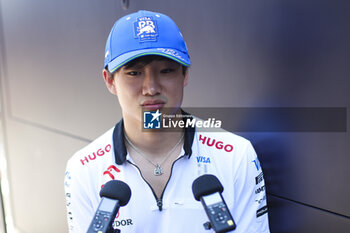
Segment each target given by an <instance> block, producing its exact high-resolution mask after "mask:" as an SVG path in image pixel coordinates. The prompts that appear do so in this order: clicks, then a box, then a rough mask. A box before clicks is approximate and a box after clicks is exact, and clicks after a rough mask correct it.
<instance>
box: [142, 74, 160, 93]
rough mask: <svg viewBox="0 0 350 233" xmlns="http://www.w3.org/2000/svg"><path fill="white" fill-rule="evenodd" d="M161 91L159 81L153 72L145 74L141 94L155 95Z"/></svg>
mask: <svg viewBox="0 0 350 233" xmlns="http://www.w3.org/2000/svg"><path fill="white" fill-rule="evenodd" d="M160 91H161V86H160V83H159V79H158V77H157V75H156V74H155V73H154V72H146V73H145V76H144V79H143V86H142V94H143V95H151V96H154V95H157V94H159V93H160Z"/></svg>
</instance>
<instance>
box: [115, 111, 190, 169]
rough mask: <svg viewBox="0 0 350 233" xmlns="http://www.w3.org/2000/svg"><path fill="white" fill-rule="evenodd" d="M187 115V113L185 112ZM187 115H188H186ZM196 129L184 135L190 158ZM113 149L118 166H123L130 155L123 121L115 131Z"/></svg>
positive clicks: (186, 130) (185, 148)
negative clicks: (125, 139) (125, 140)
mask: <svg viewBox="0 0 350 233" xmlns="http://www.w3.org/2000/svg"><path fill="white" fill-rule="evenodd" d="M183 113H185V112H183ZM185 114H187V113H185ZM187 115H188V114H187ZM194 133H195V129H194V128H185V135H184V139H185V142H184V146H183V148H184V151H185V155H187V156H188V157H190V156H191V155H192V144H193V139H194ZM113 147H114V154H115V161H116V163H117V164H118V165H122V164H123V163H124V162H125V160H126V155H127V154H128V152H127V150H126V147H125V142H124V121H123V119H122V120H120V121H119V123H118V124H116V126H115V127H114V130H113Z"/></svg>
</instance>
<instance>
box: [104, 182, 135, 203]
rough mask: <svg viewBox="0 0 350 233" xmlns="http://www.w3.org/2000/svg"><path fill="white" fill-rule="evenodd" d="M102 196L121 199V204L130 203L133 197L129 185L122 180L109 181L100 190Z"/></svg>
mask: <svg viewBox="0 0 350 233" xmlns="http://www.w3.org/2000/svg"><path fill="white" fill-rule="evenodd" d="M100 197H108V198H111V199H114V200H119V203H120V206H125V205H126V204H128V202H129V200H130V197H131V190H130V187H129V185H127V184H126V183H124V182H123V181H120V180H111V181H108V182H107V183H106V184H105V185H104V186H103V187H102V189H101V191H100Z"/></svg>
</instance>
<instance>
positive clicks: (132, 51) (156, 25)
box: [65, 11, 269, 233]
mask: <svg viewBox="0 0 350 233" xmlns="http://www.w3.org/2000/svg"><path fill="white" fill-rule="evenodd" d="M189 66H190V59H189V55H188V51H187V47H186V44H185V41H184V39H183V37H182V35H181V33H180V31H179V29H178V27H177V26H176V24H175V23H174V22H173V21H172V20H171V19H170V18H169V17H168V16H166V15H164V14H160V13H154V12H149V11H139V12H136V13H133V14H130V15H127V16H124V17H122V18H121V19H119V20H118V21H117V22H116V23H115V25H114V26H113V28H112V30H111V32H110V35H109V37H108V39H107V44H106V50H105V69H104V70H103V78H104V81H105V83H106V86H107V88H108V90H109V91H110V92H111V93H112V94H114V95H116V96H117V97H118V100H119V104H120V106H121V109H122V115H123V119H122V120H121V121H120V122H119V123H118V124H117V125H116V126H115V127H113V128H112V129H110V130H109V131H107V132H106V133H105V134H104V135H102V136H101V137H99V138H98V139H96V140H95V141H94V142H92V143H91V144H90V145H88V146H86V147H85V148H83V149H82V150H80V151H79V152H77V153H76V154H75V155H74V156H73V157H72V158H71V159H70V160H69V161H68V164H67V171H66V179H65V188H66V197H67V210H68V224H69V229H70V232H86V230H87V228H88V227H89V224H90V222H91V220H92V217H93V215H94V213H95V211H96V209H97V207H98V204H99V202H100V197H99V191H100V189H101V187H102V186H103V185H104V184H105V183H106V182H107V181H109V180H114V179H115V180H121V181H124V182H126V183H127V184H128V185H129V186H130V188H131V191H132V195H131V199H130V201H129V203H128V204H127V205H126V206H125V207H121V209H120V210H119V213H118V214H117V216H116V219H115V221H114V227H115V228H117V229H120V230H121V232H123V233H128V232H130V233H131V232H133V233H135V232H136V233H137V232H145V233H147V232H149V233H157V232H158V233H165V232H191V233H193V232H209V231H207V230H205V229H204V228H203V223H205V222H206V221H208V218H207V216H206V214H205V212H204V209H203V207H202V205H201V203H200V202H198V201H196V200H195V199H194V197H193V194H192V190H191V186H192V182H193V181H194V180H195V179H196V178H197V177H199V176H200V175H203V174H213V175H215V176H217V177H218V179H219V180H220V181H221V183H222V184H223V186H224V192H223V193H222V195H223V197H224V198H225V200H226V203H227V205H228V207H229V208H230V211H231V213H232V216H233V218H234V220H235V222H236V224H237V228H236V230H235V232H241V233H243V232H244V233H249V232H264V233H265V232H269V228H268V216H267V206H266V196H265V189H264V180H263V175H262V171H261V167H260V164H259V161H258V158H257V156H256V154H255V152H254V149H253V147H252V146H251V144H250V142H249V141H247V140H245V139H243V138H241V137H239V136H237V135H234V134H231V133H228V132H221V133H214V132H212V133H202V132H198V131H196V130H192V129H189V128H181V127H175V128H176V129H175V130H173V131H171V132H165V130H164V129H163V128H160V129H149V130H146V129H144V127H145V125H144V124H143V123H144V119H143V117H144V115H143V113H144V112H146V113H147V112H153V117H154V119H152V120H155V119H157V118H158V117H159V115H157V114H161V113H163V114H164V113H166V114H168V115H172V114H173V115H176V114H182V113H183V112H182V110H181V108H180V107H181V104H182V98H183V90H184V87H185V86H186V85H187V83H188V67H189Z"/></svg>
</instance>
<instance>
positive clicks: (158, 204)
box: [157, 199, 163, 211]
mask: <svg viewBox="0 0 350 233" xmlns="http://www.w3.org/2000/svg"><path fill="white" fill-rule="evenodd" d="M157 206H158V208H159V211H162V209H163V202H162V199H157Z"/></svg>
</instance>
